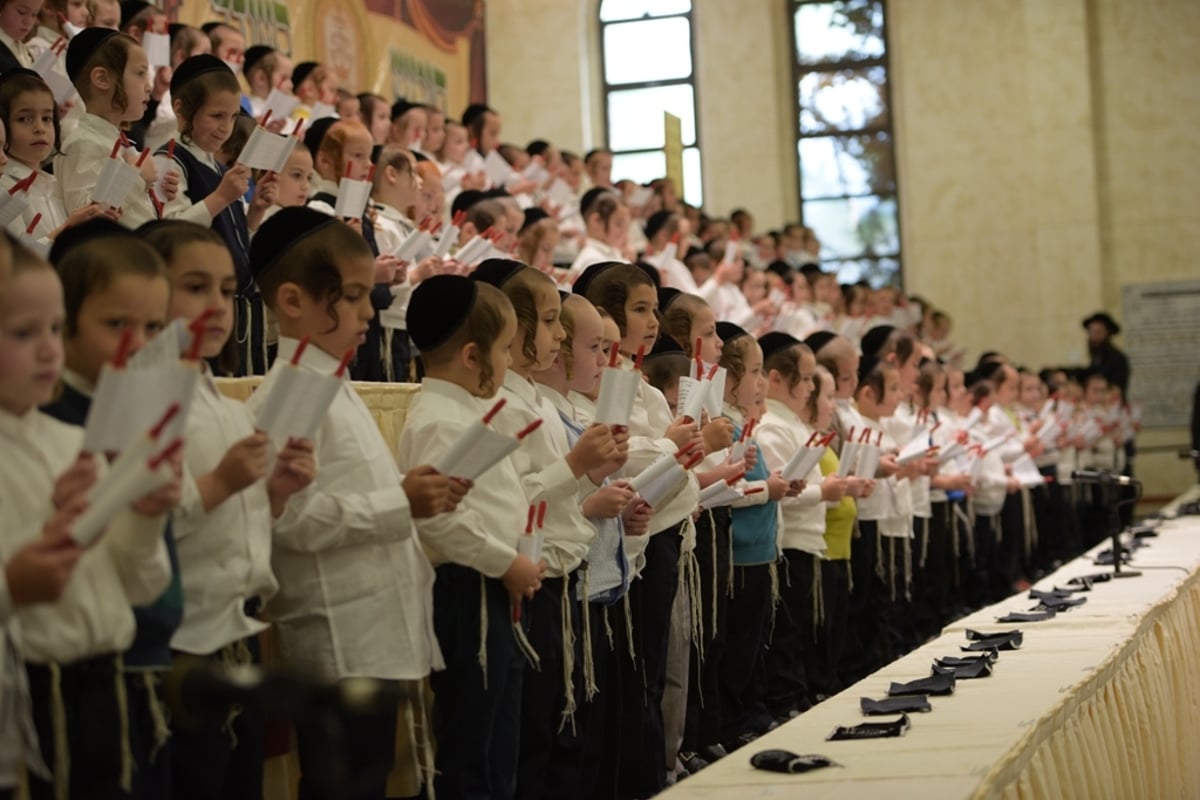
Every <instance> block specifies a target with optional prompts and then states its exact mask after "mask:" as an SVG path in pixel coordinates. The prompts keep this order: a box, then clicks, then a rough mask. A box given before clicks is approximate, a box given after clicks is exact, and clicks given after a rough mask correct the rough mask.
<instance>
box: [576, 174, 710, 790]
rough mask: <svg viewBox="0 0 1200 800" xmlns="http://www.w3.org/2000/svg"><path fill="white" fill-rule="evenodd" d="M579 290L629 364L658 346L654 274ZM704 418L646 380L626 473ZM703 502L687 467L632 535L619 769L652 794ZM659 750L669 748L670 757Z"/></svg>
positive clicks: (661, 770)
mask: <svg viewBox="0 0 1200 800" xmlns="http://www.w3.org/2000/svg"><path fill="white" fill-rule="evenodd" d="M610 194H611V193H610ZM614 196H615V195H614ZM618 202H619V201H618ZM623 207H624V206H623V205H621V208H623ZM624 227H625V226H622V229H624ZM575 291H576V292H577V293H580V294H583V295H584V296H585V297H587V298H588V299H589V300H590V301H591V302H592V303H593V304H594V305H596V306H597V307H598V308H604V309H605V310H606V311H607V312H608V313H609V314H610V315H611V316H612V317H613V319H614V320H615V321H616V323H617V327H618V331H619V332H620V334H621V339H620V341H619V348H620V352H621V354H622V355H623V356H624V357H625V363H626V364H628V363H629V361H630V360H631V359H632V358H633V357H634V355H635V354H636V353H637V352H638V350H639V349H644V350H647V351H648V350H650V348H651V347H653V345H654V341H655V339H656V338H657V337H658V328H659V322H658V317H657V314H656V309H657V306H658V296H657V292H656V290H655V286H654V282H653V281H652V280H651V279H650V277H649V276H648V275H647V274H646V273H645V272H643V271H642V270H640V269H638V268H637V267H634V266H631V265H629V264H621V263H618V262H607V263H600V264H593V265H592V266H591V267H589V268H588V269H587V270H586V271H585V272H584V273H583V274H581V275H580V276H579V279H578V280H577V281H576V282H575ZM697 422H698V421H691V420H686V419H682V418H679V419H676V418H674V417H673V416H672V414H671V411H670V408H669V406H668V405H667V402H666V399H665V398H663V396H662V393H661V392H659V391H657V390H655V389H654V388H652V387H651V386H649V385H648V384H646V383H644V382H643V383H640V384H639V385H638V396H637V400H636V401H635V402H634V408H633V414H632V417H631V419H630V425H629V433H630V443H629V462H628V463H627V464H626V465H625V467H624V468H623V469H622V470H621V472H620V473H619V474H620V475H621V476H622V477H631V476H633V475H636V474H637V473H638V472H640V471H641V470H642V469H644V468H645V467H647V466H649V465H650V464H651V463H652V462H653V461H654V460H656V459H657V457H658V456H659V455H660V454H664V453H666V454H672V453H675V452H676V451H678V450H679V449H680V448H682V447H691V448H693V449H694V448H698V447H700V446H701V445H702V444H703V439H702V436H701V433H700V430H699V425H698V424H697ZM698 502H699V483H698V482H697V480H696V477H695V475H693V474H692V473H691V472H688V473H687V475H686V480H681V481H680V482H679V483H678V484H677V485H676V487H674V493H673V494H668V496H667V497H666V498H665V499H664V500H663V501H661V502H660V503H659V506H658V507H657V508H655V509H654V515H653V517H652V518H651V520H650V525H649V530H650V532H651V535H650V536H648V537H638V538H637V539H635V540H633V541H629V540H628V539H627V542H626V543H627V544H632V545H634V547H636V548H637V549H640V550H641V552H637V550H634V551H633V555H632V559H633V562H634V565H635V570H636V569H637V568H638V567H639V566H640V574H641V578H642V580H641V581H640V582H637V583H635V584H634V585H633V587H632V588H631V589H630V592H629V603H630V611H631V618H632V621H633V622H632V624H633V640H634V650H635V652H636V653H637V661H636V663H635V664H633V665H629V664H626V665H625V666H624V669H625V670H626V672H625V673H624V674H623V675H622V677H621V680H622V691H625V692H628V694H627V695H626V696H625V698H624V700H623V702H624V707H625V708H629V709H635V708H636V709H641V713H639V714H626V715H625V717H624V718H623V719H622V736H621V741H620V742H619V744H617V746H618V747H619V749H620V751H621V755H622V758H623V760H622V761H621V762H620V763H621V764H622V768H621V773H620V775H619V776H618V777H619V781H620V783H621V787H620V789H621V791H622V792H623V793H625V794H630V795H632V796H642V797H644V796H649V795H650V794H653V793H654V792H657V791H660V790H661V789H662V788H663V787H664V786H665V784H666V766H665V763H664V762H665V753H666V749H667V747H666V739H665V731H664V729H663V710H662V699H663V692H664V690H665V685H666V670H667V640H668V633H669V630H670V620H671V610H672V606H673V604H674V601H675V593H676V589H677V587H678V573H679V556H680V548H681V545H682V543H683V542H682V539H683V536H684V535H685V527H686V528H687V529H688V530H687V531H686V534H687V535H688V536H689V538H690V534H691V525H690V521H691V515H692V513H693V512H694V511H695V510H696V506H697V504H698ZM631 666H632V669H630V667H631ZM654 754H663V755H664V758H657V757H655V755H654ZM606 757H607V756H606ZM626 765H628V768H626Z"/></svg>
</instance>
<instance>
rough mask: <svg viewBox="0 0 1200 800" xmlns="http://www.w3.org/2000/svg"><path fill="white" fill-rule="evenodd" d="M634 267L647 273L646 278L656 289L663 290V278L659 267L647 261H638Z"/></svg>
mask: <svg viewBox="0 0 1200 800" xmlns="http://www.w3.org/2000/svg"><path fill="white" fill-rule="evenodd" d="M634 266H635V267H637V268H638V269H640V270H641V271H642V272H644V273H646V277H647V278H649V279H650V282H651V283H653V284H654V288H655V289H661V288H662V276H661V275H659V274H658V267H656V266H654V265H653V264H647V263H646V262H645V261H638V262H637V263H636V264H634Z"/></svg>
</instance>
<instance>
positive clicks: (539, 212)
mask: <svg viewBox="0 0 1200 800" xmlns="http://www.w3.org/2000/svg"><path fill="white" fill-rule="evenodd" d="M549 218H550V213H549V212H548V211H546V210H545V209H544V208H538V207H537V206H533V207H531V208H527V209H525V221H524V222H523V223H521V230H520V232H521V233H524V232H525V231H526V230H527V229H528V228H532V227H533V226H534V225H537V224H538V223H539V222H541V221H542V220H544V219H549Z"/></svg>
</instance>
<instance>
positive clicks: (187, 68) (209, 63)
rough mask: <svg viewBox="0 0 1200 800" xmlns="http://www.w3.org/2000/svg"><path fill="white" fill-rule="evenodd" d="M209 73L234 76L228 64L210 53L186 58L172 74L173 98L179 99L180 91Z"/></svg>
mask: <svg viewBox="0 0 1200 800" xmlns="http://www.w3.org/2000/svg"><path fill="white" fill-rule="evenodd" d="M209 72H228V73H229V74H230V75H233V74H234V73H233V70H231V69H230V68H229V65H228V64H226V63H225V62H224V61H222V60H221V59H219V58H217V57H216V56H214V55H211V54H210V53H201V54H200V55H198V56H190V57H188V58H185V59H184V60H183V63H181V64H180V65H179V66H178V67H176V68H175V71H174V72H173V73H171V96H172V97H178V96H179V91H180V90H181V89H182V88H183V87H184V86H185V85H186V84H187V83H188V82H189V81H191V80H194V79H195V78H198V77H200V76H201V75H206V74H208V73H209ZM234 77H235V78H236V77H237V76H236V75H235V76H234Z"/></svg>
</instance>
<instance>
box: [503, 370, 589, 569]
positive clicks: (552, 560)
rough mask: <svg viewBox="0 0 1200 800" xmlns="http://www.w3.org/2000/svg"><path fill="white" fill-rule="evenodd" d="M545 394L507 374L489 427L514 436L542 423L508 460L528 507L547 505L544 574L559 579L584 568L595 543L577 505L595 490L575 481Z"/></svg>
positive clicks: (586, 480) (554, 412) (562, 431)
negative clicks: (503, 401) (502, 401)
mask: <svg viewBox="0 0 1200 800" xmlns="http://www.w3.org/2000/svg"><path fill="white" fill-rule="evenodd" d="M550 393H554V392H553V390H552V389H547V388H545V387H538V386H534V385H533V384H532V383H530V382H529V381H527V380H525V379H524V378H522V377H521V376H520V375H518V374H517V373H515V372H513V371H512V370H511V369H510V370H508V372H506V373H505V375H504V386H503V388H501V390H500V396H501V397H504V398H506V399H507V400H508V403H507V404H506V405H505V406H504V410H503V411H502V412H501V413H500V414H497V415H496V419H495V420H494V421H493V423H492V425H493V427H494V428H495V429H496V430H497V431H498V432H500V433H504V434H508V435H509V436H515V435H516V434H517V432H518V431H520V430H521V429H522V428H524V427H525V426H526V425H528V424H529V423H531V422H532V421H533V420H535V419H541V420H543V422H542V426H541V427H540V428H538V429H537V430H536V431H534V432H533V433H531V434H529V435H528V436H526V437H525V439H524V442H523V443H522V444H521V446H520V447H519V448H517V450H516V452H514V453H513V454H512V460H513V464H514V465H515V466H516V468H517V474H518V475H519V476H520V477H521V484H522V485H523V486H524V487H525V497H526V499H527V500H528V501H529V503H530V504H533V503H537V502H539V501H541V500H545V501H546V519H545V527H544V529H543V530H542V536H543V548H542V552H543V554H544V556H545V559H546V573H547V574H548V575H550V576H551V577H560V576H562V575H565V574H567V573H570V572H571V571H572V570H574V569H575V568H576V567H578V566H579V565H580V564H581V563H582V562H583V559H584V558H586V557H587V553H588V549H589V548H590V547H591V545H592V539H594V538H596V528H595V527H594V526H593V525H592V524H591V523H590V522H588V521H587V519H586V518H585V517H584V516H583V511H582V510H580V504H581V503H582V502H583V500H584V498H586V497H587V496H588V495H590V494H592V493H593V492H595V491H596V490H597V489H599V488H600V487H598V486H596V485H595V484H594V483H592V481H591V479H590V478H588V476H587V475H586V474H585V475H583V476H581V477H579V478H576V477H575V475H574V473H572V472H571V468H570V467H569V466H567V462H566V456H567V453H569V452H570V451H571V448H570V445H569V444H568V443H567V429H566V426H565V425H564V424H563V421H562V419H560V418H559V416H558V408H557V407H555V405H554V403H552V402H551V401H550V400H549V399H548V398H547V397H546V396H545V395H546V394H550ZM562 399H563V400H564V402H565V401H566V398H562Z"/></svg>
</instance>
